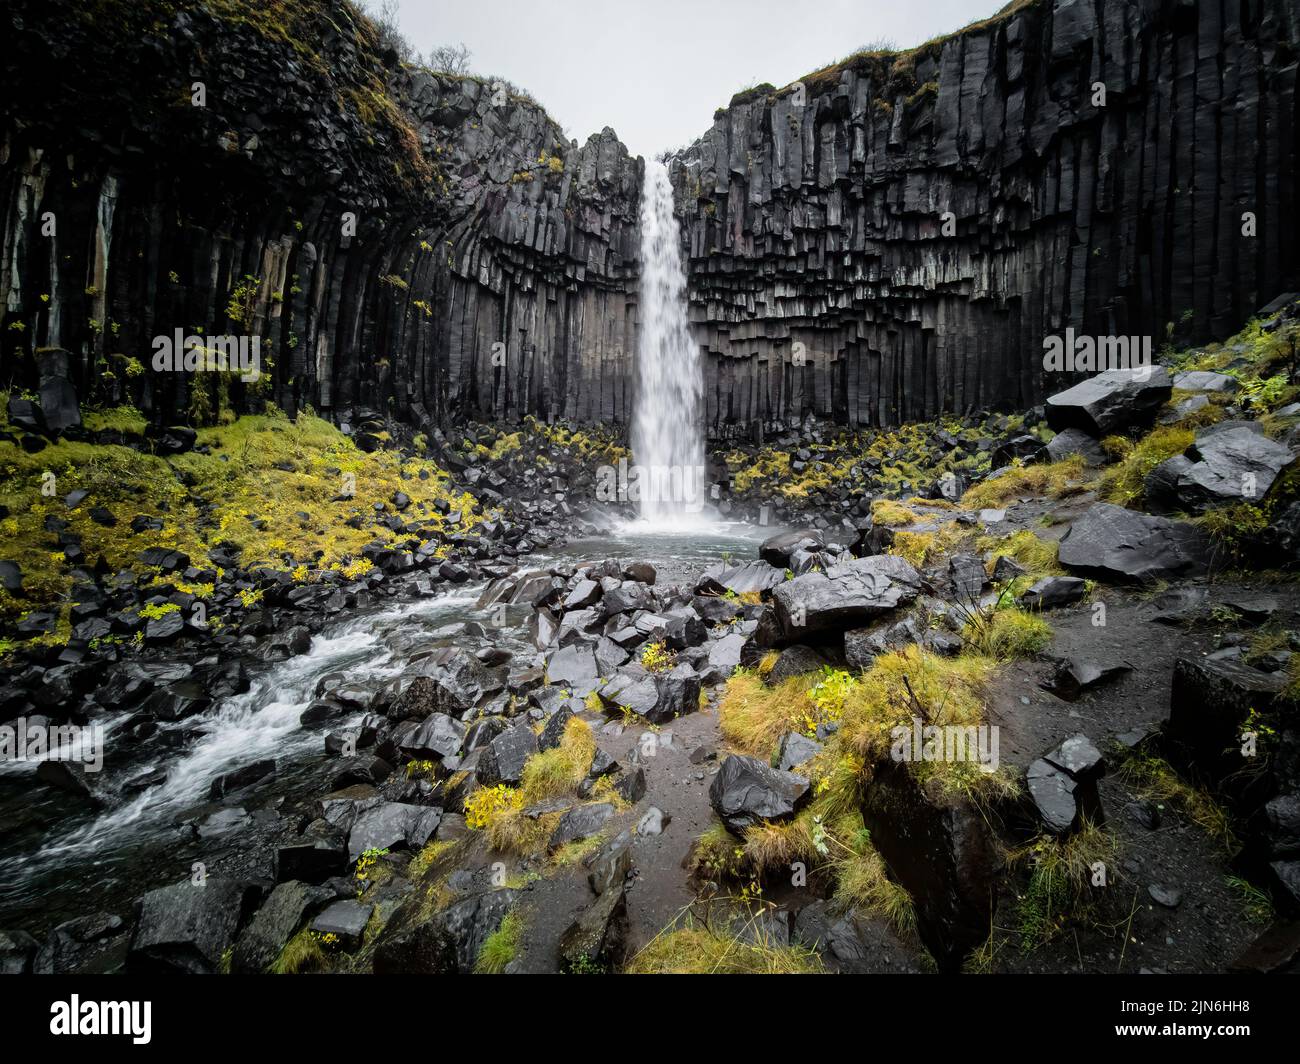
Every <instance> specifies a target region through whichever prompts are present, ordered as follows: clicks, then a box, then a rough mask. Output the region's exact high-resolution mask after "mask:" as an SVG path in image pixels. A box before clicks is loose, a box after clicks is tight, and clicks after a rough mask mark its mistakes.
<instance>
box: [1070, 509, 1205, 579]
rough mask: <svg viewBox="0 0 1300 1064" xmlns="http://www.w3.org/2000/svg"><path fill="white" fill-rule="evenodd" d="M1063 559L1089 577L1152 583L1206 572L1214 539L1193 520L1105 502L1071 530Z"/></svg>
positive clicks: (1091, 510) (1082, 518)
mask: <svg viewBox="0 0 1300 1064" xmlns="http://www.w3.org/2000/svg"><path fill="white" fill-rule="evenodd" d="M1059 558H1060V561H1061V564H1062V565H1064V566H1065V567H1066V568H1068V569H1072V570H1074V571H1075V572H1078V573H1082V574H1083V575H1084V576H1091V577H1095V578H1097V579H1100V580H1110V581H1115V582H1128V583H1152V582H1154V581H1156V580H1162V579H1170V578H1172V577H1176V576H1191V575H1196V574H1199V573H1203V572H1204V571H1205V569H1206V567H1207V565H1208V564H1209V541H1208V539H1207V538H1206V536H1205V534H1204V533H1203V532H1202V531H1201V530H1200V529H1198V528H1197V527H1196V526H1195V525H1192V524H1190V523H1188V522H1185V521H1171V520H1169V519H1168V518H1164V517H1152V516H1151V515H1149V514H1142V513H1137V512H1136V511H1133V510H1125V509H1124V508H1122V507H1119V506H1113V505H1111V504H1110V503H1104V502H1101V503H1096V504H1094V505H1093V506H1092V508H1091V509H1089V510H1088V511H1087V512H1086V513H1085V514H1084V515H1083V516H1082V517H1080V518H1078V519H1077V520H1076V521H1075V522H1074V523H1073V524H1072V525H1071V526H1070V530H1069V531H1068V532H1066V534H1065V536H1064V537H1063V538H1062V540H1061V545H1060V552H1059Z"/></svg>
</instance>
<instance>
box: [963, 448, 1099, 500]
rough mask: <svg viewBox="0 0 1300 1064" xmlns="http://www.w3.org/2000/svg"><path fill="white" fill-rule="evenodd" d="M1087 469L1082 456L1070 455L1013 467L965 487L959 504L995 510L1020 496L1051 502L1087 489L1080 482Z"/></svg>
mask: <svg viewBox="0 0 1300 1064" xmlns="http://www.w3.org/2000/svg"><path fill="white" fill-rule="evenodd" d="M1087 468H1088V466H1087V462H1086V461H1085V460H1084V457H1083V455H1081V454H1072V455H1070V456H1069V457H1068V458H1063V459H1061V461H1059V462H1048V463H1045V464H1036V465H1018V464H1017V465H1012V466H1011V467H1010V468H1009V469H1008V470H1007V472H1005V473H1003V474H1002V475H1001V476H998V477H994V478H993V479H992V480H985V481H981V482H980V483H979V484H975V485H972V486H971V487H969V488H967V489H966V494H965V495H963V496H962V500H961V501H962V505H964V506H966V507H969V508H972V509H985V508H997V507H1000V506H1002V505H1003V504H1004V503H1008V502H1011V501H1012V500H1013V499H1018V498H1020V497H1021V496H1022V495H1046V496H1049V497H1051V498H1053V499H1061V498H1065V497H1066V496H1067V495H1077V494H1078V493H1079V492H1082V491H1085V490H1087V485H1086V484H1085V483H1083V480H1084V478H1085V477H1086V475H1087Z"/></svg>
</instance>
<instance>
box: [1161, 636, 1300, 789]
mask: <svg viewBox="0 0 1300 1064" xmlns="http://www.w3.org/2000/svg"><path fill="white" fill-rule="evenodd" d="M1285 685H1286V676H1285V674H1283V673H1276V672H1264V671H1262V670H1260V669H1256V668H1252V667H1251V666H1250V665H1247V664H1245V663H1244V662H1243V661H1241V660H1240V659H1233V658H1224V659H1219V660H1213V659H1210V658H1200V657H1197V658H1179V659H1178V660H1177V661H1175V662H1174V677H1173V686H1172V689H1171V693H1170V701H1169V707H1170V708H1169V721H1168V724H1167V725H1166V728H1165V735H1166V738H1167V740H1168V741H1169V743H1170V744H1171V747H1172V750H1173V756H1174V758H1175V760H1177V761H1179V762H1181V763H1182V764H1183V765H1186V766H1190V767H1195V768H1196V769H1197V770H1198V772H1199V773H1200V774H1201V775H1202V777H1204V778H1207V779H1208V780H1210V781H1211V782H1212V783H1215V782H1218V781H1220V780H1222V779H1223V778H1224V777H1226V776H1228V775H1231V774H1232V773H1234V772H1236V771H1238V770H1239V769H1241V768H1244V767H1245V766H1246V759H1245V758H1244V757H1243V756H1242V755H1241V752H1240V750H1241V745H1242V741H1241V729H1242V725H1243V723H1244V722H1245V721H1246V720H1247V718H1248V717H1249V716H1250V713H1251V711H1252V710H1254V711H1255V712H1256V713H1257V714H1260V715H1262V716H1265V717H1267V716H1268V715H1269V714H1270V713H1271V712H1272V710H1273V706H1274V703H1275V702H1276V701H1277V698H1278V695H1279V694H1280V692H1281V690H1282V688H1283V687H1284V686H1285Z"/></svg>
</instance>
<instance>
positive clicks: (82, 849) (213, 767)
mask: <svg viewBox="0 0 1300 1064" xmlns="http://www.w3.org/2000/svg"><path fill="white" fill-rule="evenodd" d="M771 531H772V530H771V529H763V528H758V527H755V526H749V525H743V524H737V523H726V522H715V523H707V522H703V521H702V522H700V523H699V524H698V525H697V526H696V527H694V528H681V527H678V528H676V529H671V530H668V531H665V530H661V529H658V528H652V527H650V526H648V525H646V524H645V523H643V522H633V523H630V524H627V525H624V526H620V527H617V528H615V529H612V530H610V531H609V532H608V533H607V534H603V535H601V536H599V537H597V538H588V539H578V540H575V541H572V542H570V543H568V544H567V545H565V546H563V547H558V548H554V549H552V550H550V551H548V552H546V553H544V554H542V553H539V554H535V555H531V556H528V557H526V558H523V559H520V560H519V567H520V568H521V569H523V570H530V569H544V568H549V567H551V566H554V565H564V564H567V565H577V564H583V563H588V562H595V561H599V560H601V559H603V558H607V557H618V558H622V559H626V560H638V561H649V562H650V563H651V564H653V565H654V566H655V567H656V569H657V570H658V574H659V575H658V581H657V582H658V583H659V584H661V585H668V584H684V583H687V582H690V581H693V580H694V578H695V577H696V576H697V575H698V574H699V572H700V571H701V570H703V569H704V568H705V567H707V566H708V565H710V564H715V563H717V562H719V561H723V560H726V559H731V560H735V561H745V560H749V559H751V558H753V557H755V556H756V551H757V546H758V544H759V543H760V542H761V541H762V539H763V538H765V537H766V536H767V535H769V534H770V533H771ZM483 587H484V584H483V582H476V583H472V584H467V585H463V586H460V587H453V588H449V589H447V590H445V591H442V592H441V593H439V594H437V595H434V596H431V597H429V598H424V599H419V600H416V601H413V602H412V601H407V602H403V603H402V604H401V605H395V606H387V607H379V608H372V609H370V610H367V611H364V612H361V613H358V614H354V615H352V616H351V617H349V618H348V619H347V620H346V621H343V622H341V623H339V624H337V625H336V626H333V627H331V628H327V629H326V630H325V631H324V632H322V633H321V634H319V635H317V636H315V637H314V638H313V640H312V644H311V649H310V651H308V652H307V653H306V654H302V655H299V656H297V657H294V658H290V659H288V660H287V661H283V662H277V663H274V664H266V663H260V662H248V663H247V668H248V673H249V678H250V681H251V687H250V689H249V690H248V691H247V692H245V693H243V694H240V695H235V696H232V697H229V698H225V699H222V700H219V701H216V702H214V704H213V705H212V706H211V708H210V709H208V710H207V711H206V712H204V713H202V714H200V715H197V716H195V717H191V718H189V719H187V720H184V721H180V722H178V723H175V724H166V725H163V726H162V727H160V728H159V730H158V732H156V733H155V734H154V735H152V736H150V737H149V738H148V739H144V740H138V739H135V738H130V737H129V738H128V741H129V742H130V743H131V744H132V745H131V747H130V749H129V750H126V751H121V750H119V749H118V748H117V746H116V744H115V742H114V731H115V729H120V728H121V726H122V725H123V724H124V723H125V721H126V720H127V719H128V718H129V717H130V714H121V715H118V716H117V717H116V718H106V719H104V720H102V722H101V723H103V724H104V728H105V769H104V771H105V776H106V778H107V779H108V780H109V781H110V782H111V784H112V785H113V787H114V792H115V796H114V797H113V798H112V799H111V800H110V801H109V803H108V804H107V805H106V806H105V807H103V808H100V809H97V810H92V809H88V807H87V805H86V803H85V802H84V801H83V800H82V799H80V798H78V797H75V796H73V795H71V794H68V793H65V792H63V791H60V790H57V789H55V788H52V787H48V786H45V785H44V784H42V783H40V782H37V781H36V780H35V779H34V778H33V777H34V775H35V771H36V765H35V764H34V763H31V762H4V763H0V926H3V927H5V928H21V929H26V930H30V931H32V932H34V933H40V932H43V931H44V930H46V929H48V928H49V927H51V926H53V925H55V924H58V923H60V922H62V921H65V920H69V919H72V918H75V917H78V916H84V915H88V914H91V913H95V912H102V911H110V912H117V913H119V915H121V914H124V913H125V912H126V909H127V908H128V907H129V905H130V902H131V900H132V899H134V898H135V897H137V896H138V895H139V894H141V893H143V892H145V891H147V890H150V889H153V888H155V887H158V886H163V885H166V884H167V883H168V882H176V881H180V880H181V879H184V878H187V877H188V876H189V875H190V872H191V868H192V865H193V863H194V862H196V861H204V860H206V858H207V857H208V856H209V855H211V854H212V853H213V852H214V850H219V849H224V848H226V847H227V846H228V845H229V844H230V842H231V839H232V837H238V836H239V835H242V834H243V833H244V832H246V831H247V830H249V829H256V827H257V826H258V824H259V823H262V822H267V821H274V819H275V818H274V815H273V814H271V813H269V812H266V811H264V810H267V809H268V808H274V807H275V801H276V799H283V800H284V802H285V803H286V804H287V803H290V802H292V801H294V800H297V799H301V798H302V797H305V796H307V795H310V794H313V793H319V792H320V789H321V788H320V776H321V773H322V772H323V771H327V770H328V769H329V768H330V767H331V766H328V765H327V764H326V763H327V762H328V761H330V760H331V759H330V758H327V756H326V755H325V752H324V744H323V737H324V735H325V734H326V733H327V732H329V731H336V730H339V729H340V728H343V727H346V726H347V725H348V724H349V723H355V722H356V720H359V719H360V716H361V714H357V715H356V716H355V717H353V718H352V719H351V720H348V719H344V720H336V721H332V722H330V723H329V724H327V725H320V726H317V727H312V728H302V727H300V726H299V723H298V718H299V715H300V714H301V713H302V711H303V710H304V709H305V708H306V707H307V705H308V704H309V703H310V702H311V701H312V700H313V698H314V692H315V689H316V685H317V682H318V681H319V680H320V679H321V677H323V676H325V675H326V674H329V673H342V674H344V676H345V677H346V681H353V680H364V681H369V682H374V681H383V680H386V679H389V678H391V677H394V676H397V675H398V674H399V673H400V672H401V671H402V669H403V667H404V664H405V662H406V661H408V660H409V658H410V657H411V656H412V654H414V653H416V652H418V651H421V650H425V649H428V648H429V647H430V646H437V645H444V642H449V641H450V640H447V641H444V640H436V641H433V642H431V641H430V636H431V634H432V633H433V632H435V631H436V630H437V629H439V628H440V627H442V626H444V625H448V624H452V623H454V622H458V621H478V622H480V623H484V624H485V627H486V622H487V620H488V618H487V615H486V611H480V610H477V609H476V608H475V602H476V601H477V600H478V598H479V595H480V593H481V592H482V590H483ZM527 621H528V617H527V611H519V612H516V611H511V615H510V617H509V623H508V624H507V626H505V627H497V628H495V629H494V632H493V643H494V645H496V646H499V647H501V648H502V649H504V650H507V651H509V652H510V653H511V654H513V655H514V656H515V660H516V662H528V661H530V660H531V659H533V658H534V657H536V656H537V654H538V652H537V651H536V649H535V648H534V647H533V646H532V644H531V642H529V640H528V628H527ZM150 660H155V659H150ZM119 734H120V732H119ZM265 758H274V759H275V761H276V763H277V771H276V774H275V775H274V776H273V777H271V778H268V779H266V780H263V781H262V782H261V783H258V784H254V785H253V786H252V787H250V788H248V789H246V790H243V791H240V792H239V794H238V800H237V801H236V802H235V803H234V807H236V808H240V807H242V808H247V809H248V811H249V814H250V816H249V817H242V816H240V815H237V814H223V816H229V817H230V820H229V822H228V823H222V822H220V821H219V822H218V823H217V824H216V825H215V827H214V828H213V833H212V834H211V835H210V836H209V837H207V838H203V837H198V836H197V835H196V833H195V832H194V831H193V830H192V827H191V825H190V824H189V823H180V822H179V820H178V815H180V814H184V813H186V811H188V810H193V809H194V808H195V807H197V806H201V805H204V804H205V803H207V802H208V801H209V798H208V793H209V788H210V786H211V784H212V781H213V780H214V779H215V778H216V777H218V776H220V775H221V774H222V773H225V772H229V771H231V770H233V769H237V768H240V767H242V766H245V765H248V764H251V763H252V762H255V761H258V760H260V759H265ZM159 769H163V770H165V771H166V778H165V779H164V780H162V781H161V782H153V781H151V780H149V777H150V776H151V775H152V774H154V773H156V772H157V770H159ZM133 780H134V781H137V786H138V788H139V789H137V790H134V791H133V789H132V788H131V786H130V785H131V782H132V781H133ZM145 781H148V785H145ZM259 818H265V820H263V821H259ZM202 820H203V818H199V821H198V822H202ZM209 823H211V822H209ZM250 871H251V869H250ZM264 874H265V873H264Z"/></svg>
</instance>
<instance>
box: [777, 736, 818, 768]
mask: <svg viewBox="0 0 1300 1064" xmlns="http://www.w3.org/2000/svg"><path fill="white" fill-rule="evenodd" d="M821 752H822V744H821V743H819V742H817V740H816V739H810V738H808V736H806V735H801V734H800V733H799V732H786V733H785V734H784V735H783V736H781V738H780V740H779V741H778V743H777V746H776V767H777V768H778V769H780V770H781V771H782V772H789V771H790V770H791V769H795V768H798V767H799V766H800V765H803V764H806V763H807V762H809V761H811V760H812V759H813V758H814V757H816V756H817V755H818V754H820V753H821Z"/></svg>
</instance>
